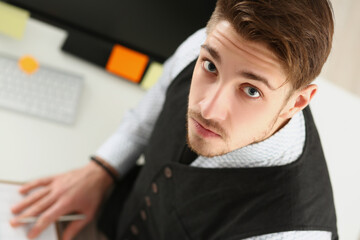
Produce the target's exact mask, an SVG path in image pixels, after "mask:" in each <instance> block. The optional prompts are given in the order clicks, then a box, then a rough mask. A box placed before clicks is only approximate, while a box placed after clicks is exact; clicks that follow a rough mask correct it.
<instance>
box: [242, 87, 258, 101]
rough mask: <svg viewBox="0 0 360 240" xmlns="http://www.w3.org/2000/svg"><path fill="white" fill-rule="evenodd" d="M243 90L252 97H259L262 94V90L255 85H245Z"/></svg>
mask: <svg viewBox="0 0 360 240" xmlns="http://www.w3.org/2000/svg"><path fill="white" fill-rule="evenodd" d="M243 91H244V92H245V93H246V95H248V96H249V97H251V98H258V97H260V96H261V95H260V92H259V91H258V90H257V89H256V88H254V87H250V86H247V87H244V88H243Z"/></svg>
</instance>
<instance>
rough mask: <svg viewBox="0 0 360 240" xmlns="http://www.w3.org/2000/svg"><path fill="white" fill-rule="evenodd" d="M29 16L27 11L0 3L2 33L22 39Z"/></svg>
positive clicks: (0, 30) (0, 29)
mask: <svg viewBox="0 0 360 240" xmlns="http://www.w3.org/2000/svg"><path fill="white" fill-rule="evenodd" d="M29 16H30V13H29V12H28V11H26V10H23V9H21V8H18V7H15V6H12V5H10V4H7V3H4V2H0V32H2V33H4V34H6V35H8V36H10V37H13V38H15V39H21V38H22V37H23V35H24V31H25V26H26V22H27V20H28V18H29Z"/></svg>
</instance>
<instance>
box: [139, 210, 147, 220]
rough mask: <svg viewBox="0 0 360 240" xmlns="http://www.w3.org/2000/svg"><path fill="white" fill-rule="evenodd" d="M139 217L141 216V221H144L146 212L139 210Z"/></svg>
mask: <svg viewBox="0 0 360 240" xmlns="http://www.w3.org/2000/svg"><path fill="white" fill-rule="evenodd" d="M140 216H141V219H142V220H144V221H146V219H147V216H146V212H145V211H144V210H141V211H140Z"/></svg>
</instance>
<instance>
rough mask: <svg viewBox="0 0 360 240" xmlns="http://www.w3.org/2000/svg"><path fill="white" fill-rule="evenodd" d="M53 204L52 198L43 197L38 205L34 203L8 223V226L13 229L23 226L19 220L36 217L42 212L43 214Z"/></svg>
mask: <svg viewBox="0 0 360 240" xmlns="http://www.w3.org/2000/svg"><path fill="white" fill-rule="evenodd" d="M54 202H55V199H54V198H51V197H45V198H43V199H41V200H40V201H39V202H38V203H36V204H35V205H34V206H32V207H30V208H28V209H27V210H26V211H25V212H24V213H22V214H21V215H19V216H17V217H16V218H14V219H12V220H11V221H10V224H11V225H12V226H13V227H17V226H21V225H24V224H23V223H21V222H20V219H23V218H27V217H33V216H38V215H40V214H41V213H42V212H44V211H45V210H46V209H47V208H49V207H50V206H51V205H52V204H53V203H54Z"/></svg>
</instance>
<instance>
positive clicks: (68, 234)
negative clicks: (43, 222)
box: [62, 219, 89, 240]
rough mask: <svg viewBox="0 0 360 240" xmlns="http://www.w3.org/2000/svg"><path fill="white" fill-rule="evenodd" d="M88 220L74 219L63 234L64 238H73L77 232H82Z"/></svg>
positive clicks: (65, 239) (69, 239)
mask: <svg viewBox="0 0 360 240" xmlns="http://www.w3.org/2000/svg"><path fill="white" fill-rule="evenodd" d="M88 222H89V221H88V220H87V219H85V220H79V221H74V222H72V223H70V224H69V225H68V226H67V227H66V229H65V231H64V233H63V235H62V240H71V239H73V238H74V237H75V236H76V234H78V233H79V232H80V230H81V229H83V228H84V227H85V226H86V224H88Z"/></svg>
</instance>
